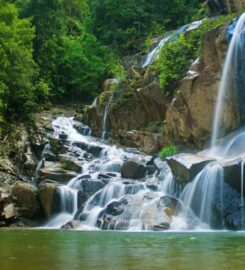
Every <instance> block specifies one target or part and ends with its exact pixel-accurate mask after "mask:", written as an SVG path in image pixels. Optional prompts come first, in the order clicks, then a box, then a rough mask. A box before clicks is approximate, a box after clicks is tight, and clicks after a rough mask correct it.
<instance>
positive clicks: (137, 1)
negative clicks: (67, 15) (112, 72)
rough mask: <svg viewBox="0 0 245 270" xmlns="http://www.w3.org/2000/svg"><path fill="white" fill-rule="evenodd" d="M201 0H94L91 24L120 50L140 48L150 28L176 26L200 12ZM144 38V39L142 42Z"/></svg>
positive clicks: (93, 28)
mask: <svg viewBox="0 0 245 270" xmlns="http://www.w3.org/2000/svg"><path fill="white" fill-rule="evenodd" d="M201 2H203V1H201V0H171V1H169V0H157V1H156V0H127V1H123V0H100V1H98V0H91V1H89V5H90V8H91V16H90V26H91V29H92V32H93V33H94V34H95V35H96V36H97V37H98V38H99V39H100V40H101V41H102V42H104V44H107V45H110V46H112V47H113V48H114V49H116V50H118V51H119V52H120V53H132V52H133V51H137V49H138V46H139V43H140V42H141V41H142V40H143V39H144V38H145V36H146V35H148V34H149V32H152V31H153V32H154V31H159V30H160V31H161V33H162V32H163V31H164V30H170V29H175V28H176V27H177V26H179V25H182V24H184V23H187V22H189V21H190V20H191V18H192V17H193V16H194V15H195V14H197V13H198V9H199V3H201ZM139 41H140V42H139Z"/></svg>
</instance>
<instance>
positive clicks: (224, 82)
mask: <svg viewBox="0 0 245 270" xmlns="http://www.w3.org/2000/svg"><path fill="white" fill-rule="evenodd" d="M244 26H245V13H244V14H242V15H241V17H240V18H239V20H238V22H237V24H236V27H235V30H234V33H233V36H232V39H231V42H230V45H229V49H228V52H227V56H226V59H225V64H224V68H223V72H222V78H221V82H220V86H219V90H218V97H217V104H216V107H215V114H214V121H213V131H212V139H211V149H213V148H214V147H215V146H216V142H217V139H218V138H220V137H221V136H222V117H223V111H224V105H225V97H226V95H227V93H228V91H229V90H230V89H231V88H234V86H235V85H239V89H240V88H241V84H240V83H239V81H240V80H237V76H240V77H241V78H244V70H245V69H243V68H242V69H240V67H241V61H242V66H243V65H245V64H244V63H245V59H244V55H245V54H244V37H243V36H244V34H245V32H244ZM241 48H242V49H241ZM241 72H243V73H242V74H241ZM242 87H243V86H242ZM235 88H236V87H235ZM234 90H235V89H234ZM240 90H241V89H240ZM240 90H239V91H240ZM240 92H241V93H243V91H240ZM243 100H244V99H243Z"/></svg>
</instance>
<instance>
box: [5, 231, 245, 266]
mask: <svg viewBox="0 0 245 270" xmlns="http://www.w3.org/2000/svg"><path fill="white" fill-rule="evenodd" d="M0 239H1V240H0V269H3V270H13V269H17V270H24V269H25V270H29V269H30V270H33V269H34V270H44V269H45V270H46V269H52V270H76V269H86V270H90V269H93V270H94V269H100V270H101V269H105V270H110V269H112V270H124V269H125V270H126V269H127V270H131V269H132V270H134V269H154V270H155V269H156V270H158V269H159V270H160V269H167V270H168V269H171V270H173V269H174V270H187V269H188V270H189V269H200V270H204V269H205V270H207V269H212V270H213V269H215V270H221V269H222V270H225V269H229V270H230V269H237V270H242V269H244V268H245V262H244V261H243V258H244V255H245V250H244V244H245V233H237V232H218V233H216V232H215V233H210V232H209V233H207V232H206V233H205V232H203V233H200V232H199V233H195V232H193V233H189V232H188V233H126V232H124V233H122V232H64V231H37V230H31V231H23V230H2V231H0Z"/></svg>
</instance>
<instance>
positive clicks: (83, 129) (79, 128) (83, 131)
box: [73, 123, 91, 136]
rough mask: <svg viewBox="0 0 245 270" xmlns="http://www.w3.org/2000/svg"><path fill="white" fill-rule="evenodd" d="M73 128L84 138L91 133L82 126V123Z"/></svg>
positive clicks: (86, 127)
mask: <svg viewBox="0 0 245 270" xmlns="http://www.w3.org/2000/svg"><path fill="white" fill-rule="evenodd" d="M73 127H74V128H75V129H76V130H77V131H78V132H79V133H80V134H82V135H84V136H87V135H89V134H90V132H91V129H90V128H89V127H88V126H86V125H83V124H82V123H75V124H74V125H73Z"/></svg>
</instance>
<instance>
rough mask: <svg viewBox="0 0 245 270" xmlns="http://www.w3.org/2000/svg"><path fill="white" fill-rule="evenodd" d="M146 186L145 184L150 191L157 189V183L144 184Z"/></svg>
mask: <svg viewBox="0 0 245 270" xmlns="http://www.w3.org/2000/svg"><path fill="white" fill-rule="evenodd" d="M146 186H147V188H149V189H150V190H152V191H157V190H158V187H157V185H146Z"/></svg>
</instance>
